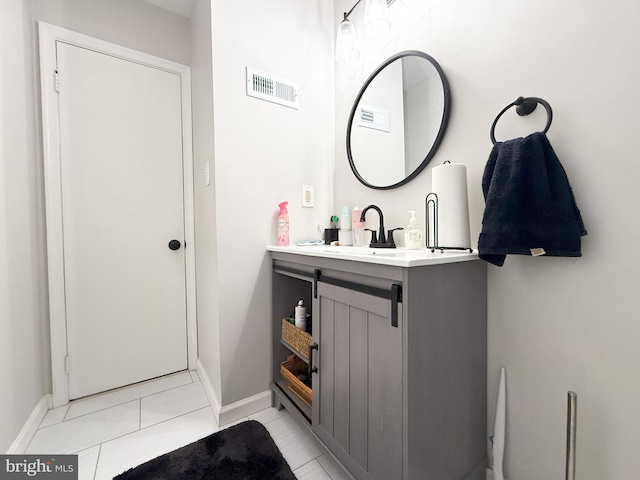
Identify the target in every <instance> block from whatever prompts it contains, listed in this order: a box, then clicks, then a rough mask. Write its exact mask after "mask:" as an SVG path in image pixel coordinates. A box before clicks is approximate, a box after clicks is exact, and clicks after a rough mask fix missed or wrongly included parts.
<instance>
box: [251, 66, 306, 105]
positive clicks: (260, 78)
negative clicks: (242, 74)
mask: <svg viewBox="0 0 640 480" xmlns="http://www.w3.org/2000/svg"><path fill="white" fill-rule="evenodd" d="M247 95H248V96H250V97H255V98H260V99H262V100H266V101H268V102H273V103H277V104H278V105H284V106H285V107H291V108H295V109H296V110H297V109H298V84H297V83H295V82H292V81H291V80H286V79H284V78H280V77H277V76H275V75H272V74H271V73H266V72H261V71H260V70H256V69H255V68H251V67H247Z"/></svg>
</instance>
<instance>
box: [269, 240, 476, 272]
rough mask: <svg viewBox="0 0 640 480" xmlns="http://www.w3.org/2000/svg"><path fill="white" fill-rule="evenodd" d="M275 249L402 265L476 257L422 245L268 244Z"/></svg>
mask: <svg viewBox="0 0 640 480" xmlns="http://www.w3.org/2000/svg"><path fill="white" fill-rule="evenodd" d="M267 249H268V250H269V251H272V252H284V253H295V254H299V255H311V256H316V257H325V258H335V259H342V260H351V261H359V262H366V263H378V264H382V265H395V266H399V267H413V266H419V265H429V264H437V263H449V262H460V261H465V260H474V259H476V258H477V255H476V254H475V253H469V252H466V251H445V252H441V251H439V250H436V251H435V252H432V251H431V249H426V248H421V249H418V250H408V249H406V248H403V247H398V248H370V247H348V246H335V247H332V246H329V245H321V246H295V245H294V246H290V247H274V246H270V247H268V248H267Z"/></svg>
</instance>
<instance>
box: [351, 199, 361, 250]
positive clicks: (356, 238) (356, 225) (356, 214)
mask: <svg viewBox="0 0 640 480" xmlns="http://www.w3.org/2000/svg"><path fill="white" fill-rule="evenodd" d="M361 214H362V210H360V207H358V206H355V207H353V210H352V211H351V233H352V236H353V245H354V246H356V247H361V246H362V245H363V242H364V224H363V223H362V222H361V221H360V215H361Z"/></svg>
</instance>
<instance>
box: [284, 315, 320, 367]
mask: <svg viewBox="0 0 640 480" xmlns="http://www.w3.org/2000/svg"><path fill="white" fill-rule="evenodd" d="M282 340H283V341H284V342H285V343H287V344H288V345H289V346H290V347H291V348H293V349H294V350H295V351H296V352H298V353H299V354H300V356H302V357H304V358H307V355H309V345H311V344H312V343H313V339H312V338H311V334H309V333H307V332H305V331H304V330H300V329H299V328H298V327H296V326H295V325H293V324H292V323H291V322H289V319H288V318H283V319H282Z"/></svg>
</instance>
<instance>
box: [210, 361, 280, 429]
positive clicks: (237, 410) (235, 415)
mask: <svg viewBox="0 0 640 480" xmlns="http://www.w3.org/2000/svg"><path fill="white" fill-rule="evenodd" d="M198 376H199V377H200V381H201V382H202V386H203V388H204V391H205V393H206V394H207V398H208V399H209V403H211V408H212V409H213V415H214V417H215V419H216V423H217V424H218V426H219V427H223V426H225V425H228V424H230V423H233V422H235V421H237V420H240V419H241V418H243V417H248V416H249V415H253V414H254V413H257V412H259V411H260V410H264V409H265V408H269V407H270V406H271V390H267V391H265V392H261V393H258V394H256V395H253V396H251V397H248V398H245V399H243V400H239V401H237V402H234V403H232V404H230V405H225V406H224V407H222V406H220V400H219V399H218V397H217V395H216V393H215V390H214V388H213V384H212V383H211V379H210V378H209V375H207V372H206V371H205V369H204V367H203V366H202V363H201V362H200V359H198Z"/></svg>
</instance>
